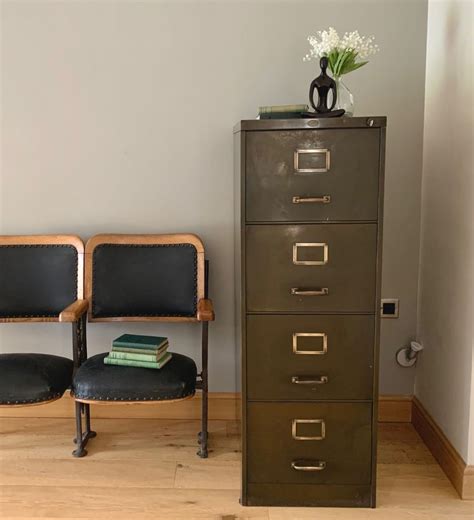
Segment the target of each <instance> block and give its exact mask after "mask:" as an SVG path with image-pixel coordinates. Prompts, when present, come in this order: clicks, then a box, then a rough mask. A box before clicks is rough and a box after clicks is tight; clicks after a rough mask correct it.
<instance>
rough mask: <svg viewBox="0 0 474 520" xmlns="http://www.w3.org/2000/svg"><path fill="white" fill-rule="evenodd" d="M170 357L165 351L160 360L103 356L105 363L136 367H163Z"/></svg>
mask: <svg viewBox="0 0 474 520" xmlns="http://www.w3.org/2000/svg"><path fill="white" fill-rule="evenodd" d="M170 359H171V354H170V353H169V352H167V353H166V354H165V355H164V356H163V357H162V358H161V359H160V361H135V360H132V359H114V358H111V357H109V356H107V357H106V358H104V363H105V364H106V365H118V366H123V367H138V368H154V369H159V368H163V367H164V366H165V365H166V363H168V361H169V360H170Z"/></svg>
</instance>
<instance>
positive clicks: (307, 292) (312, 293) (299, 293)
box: [291, 287, 329, 296]
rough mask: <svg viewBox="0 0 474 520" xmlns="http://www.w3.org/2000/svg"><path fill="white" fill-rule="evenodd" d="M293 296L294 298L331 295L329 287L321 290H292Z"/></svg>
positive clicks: (293, 288) (296, 288)
mask: <svg viewBox="0 0 474 520" xmlns="http://www.w3.org/2000/svg"><path fill="white" fill-rule="evenodd" d="M291 294H292V295H293V296H326V295H327V294H329V289H328V288H327V287H322V288H321V289H299V288H298V287H292V288H291Z"/></svg>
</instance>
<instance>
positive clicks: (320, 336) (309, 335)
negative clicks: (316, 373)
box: [292, 332, 328, 355]
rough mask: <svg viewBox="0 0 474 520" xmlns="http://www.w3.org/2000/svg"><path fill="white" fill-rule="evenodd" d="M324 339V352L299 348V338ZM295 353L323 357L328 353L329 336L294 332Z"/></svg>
mask: <svg viewBox="0 0 474 520" xmlns="http://www.w3.org/2000/svg"><path fill="white" fill-rule="evenodd" d="M300 337H304V338H306V337H310V338H322V343H323V345H322V347H323V348H322V350H301V349H299V348H298V338H300ZM292 343H293V353H294V354H303V355H318V354H319V355H321V354H326V352H327V351H328V336H327V334H326V333H325V332H293V342H292Z"/></svg>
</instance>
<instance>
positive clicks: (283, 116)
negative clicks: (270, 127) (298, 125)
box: [260, 112, 302, 119]
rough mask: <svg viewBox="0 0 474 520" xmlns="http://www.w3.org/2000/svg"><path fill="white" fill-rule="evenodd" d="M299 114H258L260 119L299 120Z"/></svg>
mask: <svg viewBox="0 0 474 520" xmlns="http://www.w3.org/2000/svg"><path fill="white" fill-rule="evenodd" d="M301 115H302V113H301V112H273V113H268V114H260V119H301Z"/></svg>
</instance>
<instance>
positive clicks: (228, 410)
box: [0, 392, 411, 422]
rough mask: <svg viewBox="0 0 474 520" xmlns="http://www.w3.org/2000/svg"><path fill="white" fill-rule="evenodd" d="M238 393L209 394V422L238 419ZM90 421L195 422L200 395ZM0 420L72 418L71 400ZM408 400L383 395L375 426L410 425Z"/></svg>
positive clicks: (106, 412) (116, 409) (101, 410)
mask: <svg viewBox="0 0 474 520" xmlns="http://www.w3.org/2000/svg"><path fill="white" fill-rule="evenodd" d="M240 406H241V405H240V393H233V392H211V393H210V394H209V419H212V420H238V419H239V418H240ZM91 413H92V417H97V418H103V419H123V418H136V419H199V418H200V414H201V395H200V394H199V393H198V394H197V395H196V396H195V397H193V398H192V399H187V400H183V401H179V402H173V403H161V404H160V405H156V406H150V405H149V404H143V405H142V404H135V403H134V404H133V405H127V404H124V405H122V406H91ZM0 417H51V418H60V417H74V400H73V399H72V398H71V396H70V395H69V393H66V394H65V395H64V396H63V397H62V398H61V399H58V400H57V401H55V402H52V403H50V404H47V405H44V406H24V407H14V408H13V407H12V408H8V407H6V408H0ZM410 421H411V396H396V395H390V396H389V395H387V396H381V397H380V400H379V422H410Z"/></svg>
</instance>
